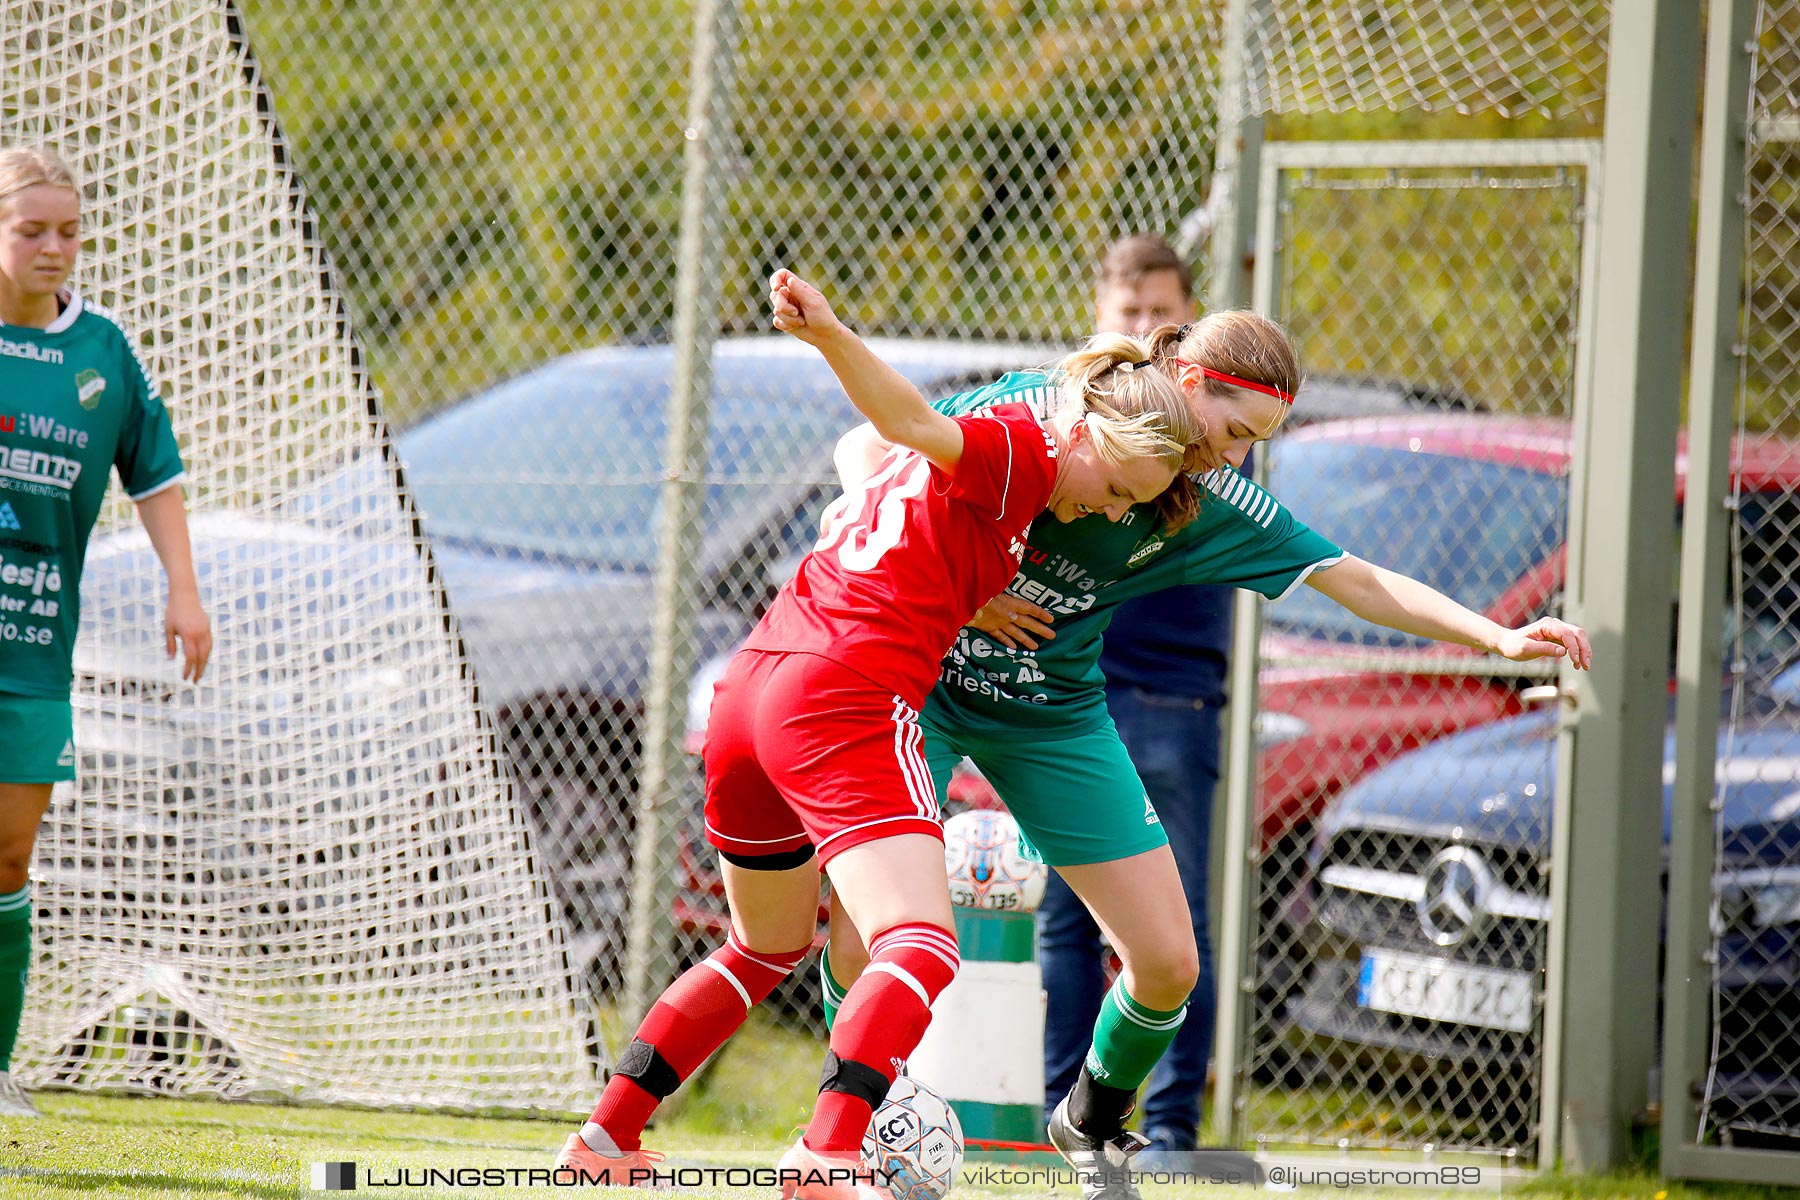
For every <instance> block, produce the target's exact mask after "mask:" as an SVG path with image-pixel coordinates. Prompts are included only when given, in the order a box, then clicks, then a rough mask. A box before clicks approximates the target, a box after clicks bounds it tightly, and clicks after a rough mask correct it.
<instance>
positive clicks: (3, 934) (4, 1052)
mask: <svg viewBox="0 0 1800 1200" xmlns="http://www.w3.org/2000/svg"><path fill="white" fill-rule="evenodd" d="M30 967H31V885H30V884H29V883H28V884H26V885H25V886H24V887H22V888H20V889H19V890H18V891H16V892H8V893H6V894H5V895H0V1071H7V1070H11V1069H12V1052H13V1043H14V1042H15V1041H17V1040H18V1038H19V1017H20V1015H21V1014H22V1013H24V1011H25V974H26V972H27V971H28V970H29V969H30Z"/></svg>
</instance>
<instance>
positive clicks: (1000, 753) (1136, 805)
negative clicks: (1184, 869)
mask: <svg viewBox="0 0 1800 1200" xmlns="http://www.w3.org/2000/svg"><path fill="white" fill-rule="evenodd" d="M919 725H920V727H921V728H922V729H923V730H924V731H925V761H926V762H927V764H928V765H929V766H930V767H931V781H932V783H933V784H935V785H936V786H937V793H938V795H939V796H943V795H945V794H946V789H947V788H948V787H949V784H950V769H951V768H952V767H954V766H955V765H956V764H957V763H958V762H960V761H961V760H962V758H963V757H964V756H965V755H966V756H968V757H969V758H970V759H971V760H973V761H974V763H975V765H976V766H977V767H980V768H981V773H982V774H983V775H985V776H987V781H988V782H989V783H991V784H993V785H994V790H995V791H997V792H999V793H1000V798H1001V799H1002V800H1004V801H1006V808H1007V811H1009V812H1011V813H1012V815H1013V816H1014V818H1016V819H1017V820H1018V822H1019V831H1020V833H1021V834H1023V835H1024V841H1025V842H1026V843H1027V844H1026V845H1025V846H1024V849H1025V850H1026V851H1027V852H1028V853H1031V852H1035V855H1034V856H1035V857H1037V858H1038V859H1040V860H1041V861H1043V862H1046V863H1049V864H1050V865H1051V866H1053V867H1076V866H1080V865H1082V864H1083V863H1096V862H1111V861H1112V860H1113V859H1115V858H1129V857H1131V856H1132V855H1134V854H1142V853H1143V852H1144V851H1146V850H1154V849H1156V848H1157V847H1158V846H1166V845H1168V844H1169V838H1168V835H1167V834H1165V833H1164V832H1163V827H1162V822H1161V821H1160V820H1159V819H1158V818H1157V815H1156V809H1155V808H1154V807H1152V805H1151V803H1150V796H1149V794H1148V793H1147V792H1145V791H1144V784H1143V781H1142V780H1140V779H1139V778H1138V773H1137V768H1136V767H1134V766H1132V765H1131V756H1130V755H1129V754H1127V753H1125V744H1124V743H1123V742H1121V741H1120V740H1119V731H1118V729H1116V728H1115V727H1114V726H1113V723H1112V718H1111V717H1108V718H1107V719H1106V721H1105V723H1104V724H1103V725H1101V726H1100V727H1098V728H1096V729H1094V730H1093V731H1092V732H1090V733H1082V734H1076V735H1075V736H1073V737H1058V738H1047V737H1045V736H1044V735H1043V734H1042V733H1041V732H1040V731H1037V730H1029V729H1018V730H1014V731H1011V732H1009V733H1008V734H1007V735H1006V737H1005V738H1004V739H1002V738H999V737H996V736H994V735H993V734H985V733H984V734H975V733H971V732H969V731H967V730H963V729H959V728H958V727H957V726H955V725H953V724H951V723H948V722H941V721H934V720H933V719H932V710H931V707H930V706H929V705H928V706H927V707H926V709H925V711H924V712H923V713H921V714H920V715H919Z"/></svg>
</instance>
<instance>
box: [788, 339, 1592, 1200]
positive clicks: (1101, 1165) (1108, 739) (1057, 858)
mask: <svg viewBox="0 0 1800 1200" xmlns="http://www.w3.org/2000/svg"><path fill="white" fill-rule="evenodd" d="M1148 340H1149V342H1150V344H1151V347H1152V356H1153V358H1154V360H1155V361H1156V363H1157V364H1158V365H1159V366H1160V367H1161V368H1162V369H1164V370H1165V371H1167V372H1168V373H1169V374H1170V375H1171V376H1172V377H1173V378H1174V379H1175V380H1176V382H1177V383H1178V384H1179V385H1180V387H1181V388H1182V390H1183V392H1184V393H1185V394H1186V396H1187V398H1188V402H1189V406H1190V408H1191V409H1192V411H1193V412H1194V415H1195V416H1196V418H1198V420H1199V422H1200V423H1201V424H1202V425H1203V426H1204V429H1205V432H1204V434H1203V435H1202V437H1201V439H1200V441H1199V443H1198V444H1197V445H1196V446H1194V447H1193V448H1192V450H1191V452H1190V455H1189V463H1188V465H1189V468H1190V470H1191V471H1193V473H1194V478H1195V480H1196V482H1198V483H1199V484H1200V488H1199V494H1200V504H1199V508H1198V512H1197V513H1196V514H1195V515H1194V517H1193V519H1192V520H1191V521H1189V522H1188V523H1187V524H1185V525H1183V526H1182V527H1181V528H1180V529H1179V530H1178V531H1175V532H1170V529H1169V522H1168V520H1167V518H1168V517H1169V516H1170V515H1171V514H1170V513H1168V512H1166V511H1164V510H1165V509H1166V508H1167V507H1168V504H1169V503H1170V501H1169V500H1167V499H1164V500H1159V501H1158V502H1157V503H1154V504H1147V505H1137V506H1135V507H1133V508H1132V509H1131V510H1130V511H1129V512H1127V513H1124V514H1121V515H1120V516H1119V517H1117V518H1115V519H1112V520H1109V521H1099V520H1086V521H1076V522H1073V523H1068V524H1063V523H1060V522H1054V521H1048V520H1045V519H1042V518H1040V519H1039V520H1038V521H1037V522H1036V523H1035V524H1034V525H1033V526H1032V528H1031V530H1030V531H1029V532H1028V534H1027V538H1026V541H1027V548H1026V553H1025V556H1024V558H1023V560H1022V561H1021V563H1020V568H1019V572H1018V574H1017V575H1015V576H1014V578H1013V580H1012V583H1011V584H1010V585H1008V587H1007V589H1006V591H1005V592H1003V593H1002V594H1001V595H1000V596H998V597H996V598H995V599H994V600H993V601H992V602H990V603H989V604H988V605H987V606H986V607H985V608H983V609H982V610H981V612H979V613H977V614H976V617H975V618H974V620H973V621H971V623H970V624H969V625H968V626H967V627H965V628H964V629H963V630H962V632H961V634H960V635H959V636H958V639H957V641H956V643H955V645H954V646H953V647H952V649H951V651H950V654H949V655H948V656H947V657H946V658H945V659H944V662H943V664H942V669H941V672H940V675H939V679H938V684H937V686H936V688H934V689H933V691H932V693H931V695H930V697H929V699H928V701H927V703H926V705H925V708H924V710H923V711H922V712H921V715H920V727H921V728H922V729H923V731H924V734H925V752H926V760H927V762H928V764H929V766H930V769H931V772H932V775H933V778H934V780H935V781H936V783H937V785H938V788H939V791H940V794H941V793H942V791H943V789H944V787H945V785H946V783H947V781H948V778H949V773H950V768H951V767H952V766H953V765H954V764H955V763H956V762H957V761H958V760H959V759H960V758H961V757H962V756H964V755H967V756H968V757H969V758H971V759H973V760H974V762H975V764H976V765H977V766H978V767H980V768H981V770H982V773H983V774H984V775H986V776H987V778H988V781H989V782H990V783H992V784H993V785H994V787H995V788H996V789H997V790H998V791H999V793H1000V796H1001V798H1002V799H1003V800H1004V801H1005V802H1006V805H1007V808H1008V809H1009V810H1010V811H1011V812H1012V814H1013V816H1014V817H1015V818H1017V820H1018V822H1019V827H1020V829H1021V831H1022V832H1023V834H1024V836H1025V838H1026V839H1027V840H1028V841H1029V842H1030V843H1031V845H1032V847H1033V848H1034V849H1035V850H1036V851H1037V852H1038V853H1039V855H1040V856H1041V857H1042V858H1043V859H1044V860H1045V861H1046V862H1048V863H1049V864H1050V865H1051V866H1052V867H1054V868H1056V870H1057V872H1058V873H1059V874H1060V875H1061V876H1062V877H1063V879H1064V880H1065V881H1066V882H1067V883H1068V884H1069V885H1070V887H1071V888H1072V889H1073V890H1074V891H1075V892H1076V894H1077V895H1079V896H1080V897H1081V899H1082V901H1083V902H1084V903H1085V904H1086V905H1087V907H1088V909H1089V910H1090V911H1091V912H1092V913H1093V915H1094V917H1095V919H1096V921H1097V922H1098V923H1099V925H1100V927H1101V928H1102V929H1103V930H1104V931H1105V933H1106V935H1107V939H1108V941H1109V942H1111V944H1112V946H1113V947H1114V949H1115V950H1117V951H1118V953H1119V956H1120V959H1121V960H1122V962H1123V964H1124V969H1123V971H1122V972H1121V974H1120V976H1119V979H1118V980H1117V981H1116V982H1115V984H1114V985H1113V987H1112V989H1111V991H1110V992H1109V993H1108V994H1107V996H1106V999H1105V1001H1104V1003H1103V1004H1102V1006H1101V1011H1100V1017H1099V1019H1098V1020H1097V1021H1096V1023H1095V1027H1094V1038H1093V1043H1092V1046H1091V1048H1090V1050H1089V1052H1088V1055H1087V1059H1086V1063H1085V1065H1084V1068H1083V1070H1082V1071H1081V1073H1080V1074H1079V1076H1078V1077H1077V1080H1076V1083H1075V1086H1074V1089H1073V1090H1072V1091H1071V1092H1070V1093H1069V1094H1068V1096H1067V1097H1066V1098H1065V1099H1064V1100H1063V1101H1062V1103H1061V1104H1060V1105H1058V1106H1057V1108H1056V1110H1055V1112H1054V1113H1053V1114H1052V1116H1051V1118H1050V1137H1051V1140H1052V1141H1053V1142H1054V1143H1055V1144H1056V1146H1057V1147H1058V1149H1060V1150H1061V1151H1062V1152H1063V1153H1064V1155H1065V1157H1067V1158H1068V1159H1069V1160H1070V1162H1071V1163H1072V1164H1073V1165H1074V1166H1075V1167H1076V1168H1077V1170H1078V1171H1081V1172H1082V1173H1083V1179H1084V1184H1083V1191H1084V1193H1085V1194H1086V1195H1087V1196H1088V1197H1089V1198H1090V1200H1093V1198H1095V1197H1102V1196H1104V1197H1135V1196H1136V1195H1137V1192H1136V1189H1135V1186H1134V1185H1133V1184H1132V1182H1131V1180H1130V1175H1129V1170H1128V1168H1127V1167H1126V1163H1127V1159H1128V1157H1129V1155H1130V1154H1132V1153H1134V1152H1135V1151H1136V1150H1137V1149H1139V1148H1141V1146H1142V1140H1141V1139H1139V1138H1138V1137H1137V1135H1135V1134H1131V1133H1128V1132H1127V1131H1126V1129H1125V1120H1126V1117H1127V1116H1128V1115H1129V1114H1130V1112H1131V1108H1132V1104H1133V1101H1134V1098H1135V1096H1136V1093H1137V1089H1138V1087H1139V1086H1140V1085H1141V1084H1142V1083H1143V1082H1144V1080H1145V1079H1146V1078H1147V1077H1148V1076H1149V1073H1150V1070H1151V1068H1152V1067H1153V1066H1154V1065H1155V1063H1156V1062H1157V1060H1158V1059H1159V1058H1160V1057H1161V1056H1162V1054H1163V1052H1164V1051H1165V1050H1166V1049H1167V1048H1168V1046H1169V1044H1170V1043H1171V1042H1172V1041H1173V1040H1174V1037H1175V1033H1176V1031H1177V1030H1178V1029H1179V1028H1180V1026H1181V1022H1182V1020H1183V1018H1184V1016H1185V1013H1186V1003H1187V998H1188V995H1189V993H1190V992H1191V991H1192V990H1193V987H1194V983H1195V979H1196V976H1197V973H1198V955H1197V950H1196V946H1195V942H1194V936H1193V929H1192V925H1191V922H1190V921H1189V919H1188V915H1187V902H1186V899H1185V896H1184V893H1183V891H1182V888H1181V881H1180V876H1179V873H1178V872H1177V870H1176V866H1175V861H1174V856H1173V854H1172V853H1171V851H1170V850H1169V847H1168V839H1167V837H1166V835H1165V834H1164V833H1163V831H1162V827H1161V824H1160V821H1159V820H1158V819H1157V817H1156V814H1155V811H1154V808H1153V807H1152V806H1150V805H1149V803H1148V801H1147V799H1146V795H1145V789H1144V786H1143V784H1142V782H1141V780H1140V779H1139V777H1138V774H1137V769H1136V767H1134V766H1133V764H1132V761H1131V759H1130V757H1129V756H1128V755H1127V753H1126V751H1125V748H1124V745H1123V744H1122V743H1121V742H1120V740H1119V736H1118V732H1117V730H1116V729H1115V728H1114V726H1113V722H1112V719H1111V717H1110V716H1109V715H1108V712H1107V707H1106V695H1105V683H1106V680H1105V676H1104V675H1103V674H1102V672H1101V669H1100V652H1101V647H1102V638H1103V635H1104V633H1105V631H1106V627H1107V624H1108V622H1109V621H1110V620H1111V619H1112V615H1113V612H1114V610H1115V609H1116V608H1117V607H1118V605H1120V604H1122V603H1124V602H1125V601H1126V600H1129V599H1132V598H1134V597H1137V596H1142V595H1146V594H1149V593H1151V592H1155V591H1158V590H1161V589H1165V588H1170V587H1176V586H1179V585H1182V584H1223V585H1227V586H1232V587H1242V588H1248V589H1250V590H1252V591H1255V592H1258V593H1260V594H1261V595H1263V596H1265V597H1267V598H1269V599H1277V598H1279V597H1281V596H1282V595H1285V594H1286V593H1287V592H1288V591H1290V590H1291V589H1293V588H1294V587H1296V586H1298V585H1299V584H1301V583H1306V584H1308V585H1309V586H1311V587H1313V588H1315V589H1317V590H1318V591H1320V592H1323V593H1324V594H1325V595H1327V596H1329V597H1331V598H1332V599H1333V600H1336V601H1337V602H1338V603H1340V604H1342V605H1343V606H1344V607H1345V608H1347V609H1349V610H1350V611H1351V612H1353V613H1355V614H1356V615H1357V616H1359V617H1362V618H1364V619H1365V620H1368V621H1371V622H1374V623H1376V624H1380V625H1386V626H1389V627H1391V628H1396V629H1402V630H1405V631H1406V632H1408V633H1413V634H1417V635H1420V636H1424V637H1431V638H1436V639H1439V640H1441V641H1447V642H1455V643H1458V644H1461V645H1467V646H1476V647H1480V648H1483V649H1487V650H1490V651H1493V652H1494V653H1497V654H1501V655H1503V656H1505V657H1507V658H1510V659H1514V660H1517V661H1525V660H1528V659H1534V658H1542V657H1561V656H1564V655H1566V656H1568V657H1569V658H1570V660H1571V662H1572V663H1573V665H1575V666H1576V667H1585V666H1587V665H1588V662H1589V659H1590V655H1591V652H1590V650H1589V647H1588V642H1587V637H1586V635H1585V634H1584V633H1583V632H1582V631H1581V630H1580V629H1578V628H1576V627H1574V626H1572V625H1567V624H1565V623H1563V622H1561V621H1558V620H1554V619H1545V620H1541V621H1536V622H1533V623H1532V624H1530V625H1527V626H1525V627H1523V628H1520V629H1506V628H1504V627H1502V626H1499V625H1497V624H1495V623H1494V622H1492V621H1490V620H1488V619H1487V618H1485V617H1483V616H1481V615H1480V614H1478V613H1475V612H1473V611H1471V610H1469V609H1468V608H1465V607H1464V606H1463V605H1461V604H1458V603H1457V602H1456V601H1454V600H1452V599H1450V598H1449V597H1448V596H1445V595H1443V594H1442V593H1440V592H1438V591H1436V590H1435V589H1433V588H1430V587H1428V586H1426V585H1425V584H1422V583H1419V582H1418V581H1416V580H1413V579H1410V578H1408V577H1406V576H1404V575H1399V574H1397V573H1395V572H1393V571H1389V570H1386V569H1384V568H1381V567H1378V566H1375V565H1373V564H1371V563H1369V562H1366V561H1364V560H1362V559H1360V558H1357V557H1356V556H1355V555H1354V554H1350V553H1346V552H1345V550H1344V549H1342V548H1340V547H1338V546H1336V545H1333V544H1332V543H1331V542H1330V541H1328V540H1327V539H1325V538H1323V537H1321V536H1320V535H1318V534H1317V533H1314V532H1313V531H1312V530H1311V529H1309V528H1307V527H1306V526H1305V525H1304V524H1302V523H1301V522H1300V521H1298V520H1296V519H1295V518H1294V517H1293V515H1292V514H1290V513H1289V512H1288V511H1287V510H1286V509H1285V508H1284V507H1282V505H1281V504H1280V503H1279V502H1278V501H1277V500H1276V499H1275V498H1274V497H1273V496H1271V495H1270V494H1269V493H1268V492H1266V491H1264V490H1263V489H1262V488H1260V487H1258V486H1257V485H1256V484H1254V483H1253V482H1251V481H1250V480H1249V479H1246V478H1245V477H1243V476H1241V475H1239V474H1238V473H1237V468H1238V467H1239V466H1241V465H1242V464H1243V462H1244V458H1245V455H1246V454H1247V453H1248V452H1249V450H1250V448H1251V447H1252V446H1253V445H1254V444H1255V443H1256V442H1259V441H1262V440H1264V439H1265V438H1267V437H1269V436H1270V435H1271V434H1273V433H1274V432H1275V431H1276V429H1278V428H1279V427H1280V425H1281V423H1282V421H1283V420H1284V419H1285V418H1286V416H1287V414H1288V412H1289V411H1290V407H1291V405H1292V403H1293V396H1294V392H1295V391H1296V390H1297V388H1298V387H1299V383H1300V372H1299V368H1298V365H1297V364H1296V362H1295V359H1294V355H1293V351H1292V349H1291V348H1290V346H1289V345H1288V342H1287V339H1286V336H1285V335H1284V334H1283V333H1282V331H1281V329H1280V328H1279V326H1276V325H1275V324H1274V323H1273V322H1270V321H1268V320H1266V319H1264V318H1262V317H1259V316H1257V315H1255V314H1253V313H1248V312H1221V313H1215V314H1212V315H1211V316H1209V317H1207V318H1205V319H1204V320H1202V321H1199V322H1196V323H1194V324H1191V325H1184V326H1180V327H1176V326H1173V325H1169V326H1164V327H1162V328H1160V329H1158V330H1156V331H1155V332H1153V333H1152V334H1150V335H1149V339H1148ZM1042 386H1043V379H1042V377H1041V376H1039V375H1038V374H1037V373H1035V372H1015V373H1013V374H1011V375H1008V376H1006V377H1005V378H1003V379H1000V380H998V381H996V382H995V383H993V384H991V385H989V386H988V387H985V388H982V389H979V390H977V391H973V392H969V393H965V394H964V395H961V396H955V397H951V398H950V399H948V400H944V401H940V402H939V404H938V407H939V408H940V409H942V410H943V411H945V412H948V413H961V412H967V411H969V410H971V409H974V408H979V407H982V406H985V405H988V404H995V403H1003V402H1017V401H1019V400H1027V401H1028V400H1029V399H1030V397H1031V396H1032V395H1033V393H1034V392H1035V391H1036V390H1037V389H1040V388H1041V387H1042ZM880 450H881V445H880V443H879V442H878V440H876V439H874V438H873V436H872V431H870V430H869V429H868V427H866V426H865V427H863V428H861V429H859V430H855V431H852V433H850V434H848V435H846V437H845V438H844V440H843V441H842V442H841V443H840V444H839V451H838V463H839V468H840V471H841V472H843V473H844V474H845V475H846V480H845V482H846V485H851V484H854V483H855V482H856V481H857V480H856V478H855V476H856V475H858V474H859V473H860V472H863V471H865V470H866V469H867V464H868V462H869V461H870V460H871V459H872V458H873V457H874V456H875V455H877V454H878V453H879V452H880ZM864 960H865V952H864V951H863V949H862V947H861V945H860V944H859V942H858V941H857V939H856V936H855V931H854V930H853V929H852V928H851V927H850V925H849V922H847V921H843V920H840V919H839V915H838V914H837V913H836V912H834V913H833V922H832V940H831V945H830V948H829V951H828V955H827V958H826V961H825V963H824V964H823V975H824V985H825V987H824V990H825V994H826V999H827V1007H828V1009H829V1007H830V1004H831V1002H832V1001H833V999H834V998H835V997H836V996H839V995H841V994H842V989H843V987H844V986H845V985H846V984H847V983H848V982H849V981H851V980H853V979H855V978H856V976H857V974H858V973H859V972H860V970H861V967H862V964H863V962H864Z"/></svg>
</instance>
